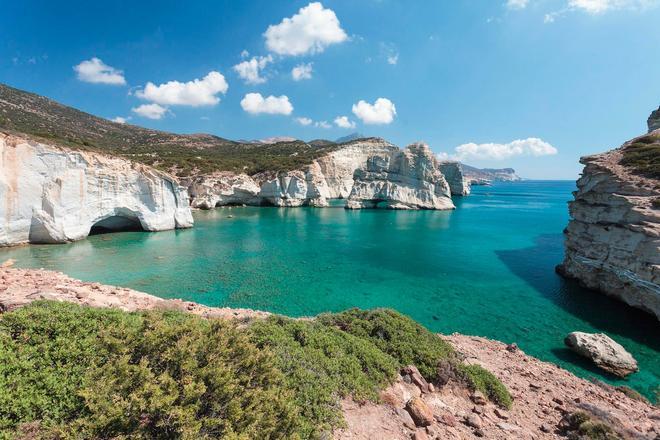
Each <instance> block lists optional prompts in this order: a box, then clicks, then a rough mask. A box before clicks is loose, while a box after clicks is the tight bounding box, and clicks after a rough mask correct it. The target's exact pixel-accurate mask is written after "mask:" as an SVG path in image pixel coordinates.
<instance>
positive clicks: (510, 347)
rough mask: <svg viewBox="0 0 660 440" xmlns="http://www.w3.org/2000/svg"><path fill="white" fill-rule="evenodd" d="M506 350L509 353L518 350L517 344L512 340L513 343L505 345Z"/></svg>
mask: <svg viewBox="0 0 660 440" xmlns="http://www.w3.org/2000/svg"><path fill="white" fill-rule="evenodd" d="M506 351H509V352H511V353H515V352H516V351H518V344H516V343H515V342H514V343H513V344H509V345H507V346H506Z"/></svg>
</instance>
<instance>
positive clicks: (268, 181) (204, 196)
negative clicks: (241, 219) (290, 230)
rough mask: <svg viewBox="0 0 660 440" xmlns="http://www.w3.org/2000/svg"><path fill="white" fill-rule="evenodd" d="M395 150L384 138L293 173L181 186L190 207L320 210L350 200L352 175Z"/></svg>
mask: <svg viewBox="0 0 660 440" xmlns="http://www.w3.org/2000/svg"><path fill="white" fill-rule="evenodd" d="M397 151H399V148H398V147H396V146H394V145H392V144H390V143H389V142H387V141H385V140H383V139H378V138H368V139H358V140H354V141H351V142H347V143H345V144H343V145H342V146H341V147H340V148H337V149H335V150H332V151H329V152H328V153H327V154H325V155H323V156H321V157H319V158H317V159H315V160H313V161H312V162H311V163H310V164H309V165H307V166H304V167H302V168H301V169H298V170H293V171H282V172H274V171H268V172H262V173H258V174H255V175H253V176H248V175H246V174H238V175H237V174H234V173H231V172H222V173H214V174H211V175H208V176H199V177H196V178H194V179H189V180H188V181H186V182H184V184H188V185H189V189H188V191H189V192H190V196H191V206H193V207H194V208H202V209H210V208H213V207H215V206H223V205H233V204H245V205H254V206H262V205H270V206H318V207H322V206H328V200H329V199H345V198H347V197H348V196H349V195H350V193H351V189H352V188H353V175H354V173H355V171H356V170H357V169H361V168H365V167H366V166H367V160H368V159H369V158H370V157H372V156H375V155H387V154H391V153H394V152H397Z"/></svg>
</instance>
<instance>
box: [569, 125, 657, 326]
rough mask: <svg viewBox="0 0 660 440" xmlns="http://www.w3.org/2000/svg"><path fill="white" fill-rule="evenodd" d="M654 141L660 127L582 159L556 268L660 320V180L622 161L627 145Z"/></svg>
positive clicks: (589, 286) (645, 143)
mask: <svg viewBox="0 0 660 440" xmlns="http://www.w3.org/2000/svg"><path fill="white" fill-rule="evenodd" d="M653 139H660V130H656V131H654V132H651V134H649V135H646V136H642V137H639V138H635V139H633V140H631V141H629V142H626V143H625V144H624V145H623V146H622V147H621V148H619V149H616V150H612V151H608V152H606V153H602V154H597V155H593V156H587V157H583V158H581V159H580V162H581V163H583V164H584V165H585V168H584V171H583V173H582V177H580V179H579V180H578V181H577V187H578V190H577V191H576V192H574V196H575V200H573V201H571V202H570V203H569V211H570V214H571V221H570V222H569V224H568V227H567V228H566V230H565V231H564V236H565V242H566V255H565V259H564V261H563V263H562V264H561V265H560V266H559V267H558V268H557V271H558V272H559V273H560V274H562V275H564V276H566V277H569V278H575V279H577V280H579V281H580V283H582V284H583V285H585V286H586V287H588V288H591V289H595V290H599V291H601V292H603V293H605V294H607V295H609V296H612V297H615V298H617V299H619V300H621V301H623V302H625V303H627V304H628V305H630V306H633V307H637V308H640V309H642V310H645V311H647V312H649V313H651V314H654V315H655V316H656V317H657V318H658V319H660V253H659V252H658V249H659V248H660V207H659V206H658V201H660V183H659V182H658V180H657V179H653V178H651V177H649V176H645V175H641V174H640V173H636V172H634V170H632V169H631V168H630V167H628V166H625V165H623V164H622V161H623V159H624V155H625V152H626V149H627V148H629V147H631V146H635V145H639V144H640V143H643V144H644V145H652V143H651V144H647V141H648V140H651V141H652V140H653ZM656 142H657V141H656Z"/></svg>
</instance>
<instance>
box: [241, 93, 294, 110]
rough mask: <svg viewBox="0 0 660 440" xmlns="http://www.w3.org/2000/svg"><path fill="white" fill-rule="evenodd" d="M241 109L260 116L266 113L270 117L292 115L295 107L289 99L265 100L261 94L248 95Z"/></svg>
mask: <svg viewBox="0 0 660 440" xmlns="http://www.w3.org/2000/svg"><path fill="white" fill-rule="evenodd" d="M241 107H242V108H243V110H245V111H246V112H248V113H252V114H255V115H256V114H259V113H266V114H270V115H290V114H291V112H292V111H293V105H291V103H290V102H289V97H288V96H286V95H282V96H272V95H271V96H269V97H267V98H264V97H263V96H261V93H248V94H247V95H245V96H244V97H243V99H242V100H241Z"/></svg>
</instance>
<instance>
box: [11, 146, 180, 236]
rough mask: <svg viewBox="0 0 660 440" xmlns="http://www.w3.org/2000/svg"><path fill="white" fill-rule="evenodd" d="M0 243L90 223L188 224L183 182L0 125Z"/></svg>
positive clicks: (84, 228) (77, 229) (82, 231)
mask: <svg viewBox="0 0 660 440" xmlns="http://www.w3.org/2000/svg"><path fill="white" fill-rule="evenodd" d="M0 218H1V219H2V227H1V228H0V246H7V245H14V244H20V243H28V242H29V243H62V242H67V241H73V240H79V239H82V238H85V237H86V236H87V235H89V233H90V230H91V229H92V227H93V226H98V227H103V228H106V229H111V230H112V229H124V228H128V227H135V228H141V229H144V230H146V231H162V230H167V229H174V228H187V227H190V226H192V223H193V219H192V214H191V211H190V208H189V205H188V200H187V193H186V190H185V189H184V188H182V187H181V186H179V184H178V183H177V182H176V181H175V180H174V179H173V178H172V177H170V176H168V175H166V174H164V173H162V172H159V171H156V170H154V169H153V168H151V167H148V166H146V165H140V164H134V163H131V162H129V161H127V160H124V159H119V158H112V157H108V156H104V155H101V154H96V153H89V152H80V151H72V150H68V149H64V148H59V147H55V146H51V145H47V144H44V143H39V142H34V141H31V140H28V139H26V138H22V137H18V136H14V135H8V134H3V133H0Z"/></svg>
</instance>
